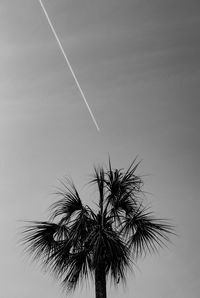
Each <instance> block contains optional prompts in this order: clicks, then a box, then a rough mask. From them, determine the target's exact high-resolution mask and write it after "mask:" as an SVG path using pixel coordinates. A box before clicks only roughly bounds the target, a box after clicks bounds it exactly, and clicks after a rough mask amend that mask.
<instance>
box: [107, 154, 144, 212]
mask: <svg viewBox="0 0 200 298" xmlns="http://www.w3.org/2000/svg"><path fill="white" fill-rule="evenodd" d="M138 165H139V162H138V163H136V159H135V160H134V161H133V162H132V164H131V165H130V167H129V168H128V170H127V171H125V172H124V171H123V170H122V169H120V170H118V169H116V170H112V168H111V162H110V160H109V170H108V171H107V173H106V182H105V183H106V187H107V190H108V195H107V205H110V206H112V212H113V214H115V215H117V214H118V213H119V212H121V211H124V212H125V213H126V214H127V213H129V212H131V211H132V210H133V209H134V208H135V205H136V203H137V200H138V196H139V195H140V194H141V192H142V190H141V189H142V185H143V182H142V179H141V177H139V176H138V175H136V174H135V171H136V169H137V167H138Z"/></svg>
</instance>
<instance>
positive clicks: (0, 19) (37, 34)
mask: <svg viewBox="0 0 200 298" xmlns="http://www.w3.org/2000/svg"><path fill="white" fill-rule="evenodd" d="M43 2H44V4H45V7H46V9H47V10H48V13H49V15H50V17H51V20H52V22H53V24H54V26H55V29H56V31H57V34H58V35H59V37H60V39H61V41H62V44H63V46H64V48H65V50H66V53H67V55H68V58H69V60H70V63H71V64H72V66H73V69H74V71H75V73H76V75H77V77H78V80H79V83H80V85H81V87H82V88H83V90H84V92H85V95H86V97H87V100H88V102H89V104H90V107H91V108H92V110H93V112H94V114H95V117H96V119H97V122H98V124H99V126H100V128H101V131H100V133H98V132H97V131H96V128H95V126H94V124H93V122H92V120H91V117H90V115H89V113H88V110H87V109H86V107H85V104H84V102H83V100H82V98H81V96H80V94H79V91H78V89H77V87H76V85H75V83H74V80H73V78H72V75H71V73H70V71H69V69H68V68H67V66H66V63H65V61H64V58H63V57H62V55H61V53H60V51H59V48H58V45H57V43H56V41H55V38H54V36H53V35H52V32H51V31H50V28H49V26H48V23H47V21H46V19H45V17H44V14H43V12H42V10H41V7H40V5H39V2H38V1H36V0H28V1H27V0H19V1H13V0H12V1H11V0H6V1H4V0H1V1H0V36H1V38H0V80H1V86H0V136H1V138H0V156H1V161H0V163H1V167H0V181H1V182H0V184H1V187H0V197H1V209H0V223H1V224H0V227H1V243H3V245H1V249H0V250H1V253H0V263H1V268H0V278H1V282H2V285H1V297H2V298H4V297H5V298H7V297H9V298H11V297H14V298H27V297H29V298H35V297H44V298H46V297H48V298H53V297H64V295H63V296H62V293H61V291H60V289H59V286H58V285H57V284H56V283H54V281H53V279H51V278H50V277H49V276H48V275H44V274H42V273H41V272H40V270H39V268H38V267H36V266H34V265H30V264H29V263H28V262H26V261H25V260H24V256H23V254H22V252H21V248H20V247H19V246H18V244H17V241H18V239H19V235H18V234H17V233H18V232H19V228H20V226H22V224H21V223H20V222H19V220H26V219H30V220H31V219H33V220H34V219H41V220H42V219H45V218H46V215H47V213H46V210H47V208H48V206H49V204H50V203H52V201H53V200H54V197H53V196H52V192H53V191H54V187H56V186H58V181H57V179H60V178H62V177H63V176H65V175H69V176H71V177H72V178H73V180H74V182H75V184H76V185H77V187H78V188H79V189H80V192H81V193H82V195H83V198H84V199H85V200H86V199H87V200H89V201H91V202H92V201H93V200H94V197H93V196H94V195H95V192H94V191H93V190H91V192H90V189H89V188H88V187H83V186H84V185H85V183H86V182H87V179H88V176H89V174H90V173H91V172H92V167H93V165H94V164H99V163H100V164H101V163H103V164H105V163H106V161H107V158H108V153H109V154H110V156H111V159H112V162H113V165H114V167H127V166H128V165H129V163H130V162H131V161H132V160H133V158H134V157H135V156H136V155H138V156H139V159H142V160H143V162H142V164H141V168H140V173H142V174H148V176H147V177H145V190H146V191H147V192H149V193H151V194H150V195H149V196H148V197H149V198H148V199H149V201H150V202H151V205H152V207H153V209H154V210H155V211H156V213H157V214H159V215H160V216H161V217H168V218H172V219H173V221H174V223H175V224H176V225H177V233H178V234H179V237H177V238H175V239H173V242H174V243H173V245H170V246H169V249H166V250H164V251H161V252H160V255H159V256H153V257H147V258H146V259H145V260H141V261H139V263H138V266H139V268H140V269H137V268H136V269H135V274H134V275H131V274H130V275H129V276H128V281H127V288H126V290H125V291H124V289H123V288H122V287H119V290H118V291H116V290H113V289H112V288H111V289H109V290H108V291H109V293H108V297H116V298H117V297H121V295H122V294H123V295H124V296H125V297H127V298H130V297H137V298H143V297H147V295H148V297H149V298H153V297H154V298H155V297H162V298H168V297H175V298H187V297H192V298H197V297H199V292H200V286H199V285H200V273H199V266H200V257H199V244H200V240H199V224H200V220H199V207H200V206H199V205H200V203H199V178H200V177H199V170H200V169H199V149H200V141H199V108H200V104H199V95H200V87H199V86H200V84H199V77H200V71H199V69H200V67H199V64H200V35H199V28H200V20H199V15H200V5H199V1H195V0H192V1H184V0H182V1H179V0H173V1H171V0H169V1H163V0H150V1H147V0H146V1H142V0H140V1H136V0H123V1H122V0H120V1H119V0H101V1H97V0H59V1H58V0H57V1H53V0H43ZM80 295H81V296H82V297H94V293H93V289H92V288H91V290H90V289H89V288H87V289H85V288H84V289H83V291H81V290H78V291H77V292H75V294H74V296H73V297H75V298H76V297H80Z"/></svg>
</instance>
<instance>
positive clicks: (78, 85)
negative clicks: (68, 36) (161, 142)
mask: <svg viewBox="0 0 200 298" xmlns="http://www.w3.org/2000/svg"><path fill="white" fill-rule="evenodd" d="M38 1H39V3H40V5H41V7H42V9H43V11H44V14H45V16H46V18H47V21H48V23H49V26H50V27H51V30H52V32H53V34H54V36H55V38H56V41H57V43H58V45H59V48H60V50H61V52H62V54H63V56H64V58H65V61H66V62H67V65H68V67H69V69H70V71H71V73H72V76H73V78H74V80H75V82H76V85H77V87H78V89H79V91H80V93H81V95H82V97H83V100H84V102H85V104H86V107H87V109H88V111H89V113H90V116H91V117H92V120H93V122H94V124H95V126H96V128H97V130H98V131H100V129H99V126H98V124H97V122H96V120H95V117H94V115H93V113H92V110H91V109H90V106H89V104H88V102H87V100H86V98H85V95H84V93H83V90H82V88H81V86H80V84H79V82H78V80H77V78H76V75H75V73H74V71H73V69H72V67H71V64H70V62H69V60H68V58H67V55H66V54H65V51H64V49H63V47H62V44H61V42H60V40H59V38H58V35H57V33H56V31H55V29H54V27H53V25H52V23H51V20H50V18H49V16H48V14H47V11H46V9H45V7H44V5H43V3H42V0H38Z"/></svg>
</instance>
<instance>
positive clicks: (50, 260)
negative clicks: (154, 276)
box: [23, 160, 173, 298]
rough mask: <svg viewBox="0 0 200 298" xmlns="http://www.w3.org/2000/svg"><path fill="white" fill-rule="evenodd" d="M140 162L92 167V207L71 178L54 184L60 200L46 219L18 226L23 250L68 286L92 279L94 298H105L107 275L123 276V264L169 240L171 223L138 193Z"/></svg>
mask: <svg viewBox="0 0 200 298" xmlns="http://www.w3.org/2000/svg"><path fill="white" fill-rule="evenodd" d="M138 164H139V163H136V162H135V160H134V162H133V163H132V164H131V165H130V167H129V168H128V170H126V171H124V170H122V169H114V170H113V169H112V167H111V163H110V160H109V165H108V168H107V169H104V168H95V169H94V175H93V177H92V179H91V180H90V183H94V184H97V186H98V192H99V200H98V204H97V208H96V209H95V210H94V209H91V208H90V207H89V206H88V205H84V204H83V203H82V201H81V199H80V196H79V193H78V191H77V189H76V187H75V186H74V184H73V183H72V182H70V181H67V183H63V187H62V189H59V191H58V195H59V196H60V199H59V200H58V201H57V202H55V203H54V204H53V205H52V206H51V208H50V210H51V216H50V219H49V221H41V222H38V221H37V222H30V223H29V225H28V226H26V227H25V229H24V231H23V244H25V250H26V251H27V252H28V253H30V254H31V255H32V256H33V258H34V259H37V260H38V259H39V260H41V261H42V265H43V266H44V267H45V268H46V269H48V270H49V271H51V272H53V273H54V274H55V276H56V277H57V278H59V279H61V280H62V283H63V285H64V286H65V287H66V288H67V289H68V290H74V289H75V288H76V286H77V284H78V283H79V282H80V281H82V280H83V278H87V277H89V276H91V277H94V278H95V288H96V297H97V298H105V297H106V280H107V278H108V277H109V276H110V278H111V279H112V280H113V281H114V283H115V284H117V283H118V282H119V281H120V280H122V281H125V277H126V271H127V268H131V265H132V262H133V261H135V260H136V259H137V258H138V257H139V256H141V255H142V254H146V253H147V252H156V251H157V249H158V248H159V247H162V246H164V245H165V244H166V242H168V241H169V236H170V234H173V227H172V226H171V225H170V224H169V223H167V222H165V221H163V220H161V219H157V218H155V217H154V216H153V214H152V212H151V211H149V209H147V208H145V207H144V205H143V202H142V200H141V198H140V196H139V195H140V194H141V192H142V189H141V188H142V186H143V181H142V179H141V177H140V176H138V175H136V174H135V172H136V169H137V167H138Z"/></svg>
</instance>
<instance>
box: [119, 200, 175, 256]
mask: <svg viewBox="0 0 200 298" xmlns="http://www.w3.org/2000/svg"><path fill="white" fill-rule="evenodd" d="M173 231H174V227H173V226H172V225H170V224H169V223H168V222H166V221H165V220H162V219H157V218H155V217H154V216H153V213H152V212H150V211H147V209H146V208H144V207H143V206H142V205H140V206H139V207H138V210H137V211H136V212H135V214H134V215H133V216H132V217H129V218H127V219H126V220H125V224H124V226H123V228H122V230H121V232H122V233H124V235H125V236H126V237H127V239H128V242H127V244H128V246H129V247H130V248H131V249H132V251H133V254H134V255H135V257H136V258H137V257H139V256H141V255H142V254H146V253H147V252H150V253H151V252H153V253H155V252H158V248H159V247H163V246H166V244H167V242H169V241H170V237H169V236H170V235H171V234H174V232H173Z"/></svg>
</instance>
